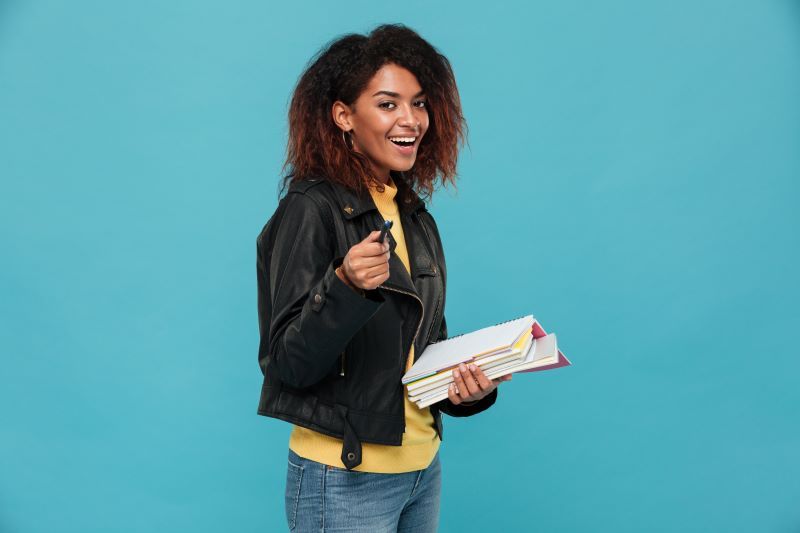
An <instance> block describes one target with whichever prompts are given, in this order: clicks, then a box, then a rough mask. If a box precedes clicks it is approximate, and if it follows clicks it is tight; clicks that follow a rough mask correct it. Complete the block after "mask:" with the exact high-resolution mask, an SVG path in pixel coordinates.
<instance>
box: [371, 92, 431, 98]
mask: <svg viewBox="0 0 800 533" xmlns="http://www.w3.org/2000/svg"><path fill="white" fill-rule="evenodd" d="M379 94H385V95H386V96H391V97H392V98H400V94H398V93H393V92H392V91H378V92H376V93H375V94H373V95H372V96H378V95H379ZM424 94H425V91H420V92H418V93H417V94H415V95H414V98H419V97H420V96H422V95H424Z"/></svg>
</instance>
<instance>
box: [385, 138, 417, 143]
mask: <svg viewBox="0 0 800 533" xmlns="http://www.w3.org/2000/svg"><path fill="white" fill-rule="evenodd" d="M389 140H390V141H398V142H401V143H413V142H414V141H416V140H417V138H416V137H389Z"/></svg>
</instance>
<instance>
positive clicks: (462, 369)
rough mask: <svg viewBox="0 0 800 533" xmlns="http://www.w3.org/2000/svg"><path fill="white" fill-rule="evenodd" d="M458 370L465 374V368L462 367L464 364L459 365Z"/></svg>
mask: <svg viewBox="0 0 800 533" xmlns="http://www.w3.org/2000/svg"><path fill="white" fill-rule="evenodd" d="M458 369H459V370H461V371H462V372H466V371H467V367H466V366H464V363H461V364H460V365H458Z"/></svg>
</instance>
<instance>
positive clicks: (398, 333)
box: [257, 174, 497, 469]
mask: <svg viewBox="0 0 800 533" xmlns="http://www.w3.org/2000/svg"><path fill="white" fill-rule="evenodd" d="M394 179H395V183H396V184H397V187H398V194H397V199H398V206H399V208H400V221H401V223H402V225H403V233H404V235H405V239H406V247H407V249H408V254H409V261H410V266H411V275H410V276H409V273H408V271H407V270H406V269H405V267H404V266H403V264H402V262H401V261H400V259H399V257H398V256H397V254H395V253H394V248H395V246H396V243H395V241H394V239H393V238H392V236H391V233H390V234H389V240H390V248H391V250H392V254H391V257H390V259H389V268H390V271H389V272H390V274H389V276H390V277H389V279H388V280H387V281H386V282H385V283H384V284H383V285H381V286H380V287H378V288H377V289H375V290H369V291H365V294H364V296H362V295H360V294H359V293H357V292H355V291H354V290H352V289H351V288H350V287H348V286H347V285H345V284H344V283H343V282H342V281H341V280H340V279H339V278H338V277H337V276H336V274H335V272H334V270H335V269H336V268H337V267H338V266H339V265H340V264H341V263H342V260H343V259H344V256H345V255H346V254H347V251H348V250H349V249H350V247H351V246H353V245H355V244H357V243H359V242H360V241H362V240H363V239H364V238H365V237H366V236H367V235H368V234H369V233H370V232H371V231H374V230H375V229H378V228H380V226H381V224H382V223H383V218H382V216H381V214H380V212H379V211H378V210H377V208H376V207H375V204H374V202H373V201H372V198H371V197H370V196H369V195H368V194H366V195H362V196H359V195H357V194H356V193H355V192H353V191H350V190H349V189H346V188H345V187H342V186H339V185H337V184H335V183H333V182H330V181H328V180H325V179H319V178H318V179H309V180H303V181H293V182H292V183H291V185H290V187H289V191H288V194H287V195H286V196H285V197H284V198H283V199H282V200H281V203H280V204H279V206H278V209H277V210H276V212H275V214H274V215H273V217H272V218H271V219H270V221H269V222H268V223H267V225H266V226H265V227H264V229H263V230H262V232H261V234H260V235H259V236H258V239H257V271H258V315H259V328H260V332H261V343H260V346H259V352H258V362H259V365H260V367H261V371H262V373H263V374H264V383H263V386H262V389H261V399H260V402H259V405H258V414H261V415H264V416H270V417H275V418H279V419H282V420H286V421H288V422H291V423H293V424H297V425H299V426H303V427H306V428H310V429H313V430H315V431H318V432H320V433H324V434H326V435H331V436H333V437H337V438H339V439H342V440H343V447H342V456H341V457H342V463H343V464H344V465H345V466H346V467H347V468H348V469H352V468H354V467H356V466H358V465H359V464H360V463H361V442H371V443H378V444H387V445H395V446H399V445H400V444H401V443H402V436H403V432H404V430H405V414H404V396H403V395H404V394H405V390H404V387H403V385H402V384H401V382H400V379H401V376H402V375H403V373H404V372H405V365H406V360H407V357H408V352H409V350H410V348H411V343H412V342H413V343H414V353H415V356H419V354H421V353H422V352H423V350H424V349H425V347H426V346H427V345H428V344H429V343H431V342H434V341H436V340H441V339H444V338H446V337H447V325H446V322H445V318H444V306H445V286H446V269H445V261H444V251H443V249H442V243H441V240H440V238H439V231H438V229H437V227H436V223H435V222H434V220H433V217H432V216H431V215H430V213H429V212H428V211H427V209H426V208H425V204H424V202H423V201H422V200H420V198H419V197H418V196H417V195H416V194H411V199H410V200H408V201H401V199H402V198H403V197H404V195H403V193H404V191H407V185H406V183H405V182H404V181H403V178H402V175H401V174H397V175H395V178H394ZM496 398H497V390H495V391H493V392H492V393H491V394H490V395H488V396H486V397H485V398H483V399H482V400H480V401H479V402H477V403H475V404H472V405H469V406H465V405H454V404H453V403H452V402H450V401H449V400H443V401H441V402H439V403H436V404H434V405H432V406H431V413H432V414H433V417H434V421H435V424H436V431H437V433H438V434H439V438H440V439H441V437H442V421H441V412H444V413H447V414H449V415H451V416H470V415H473V414H476V413H479V412H481V411H483V410H485V409H487V408H488V407H489V406H491V405H492V404H493V403H494V402H495V399H496Z"/></svg>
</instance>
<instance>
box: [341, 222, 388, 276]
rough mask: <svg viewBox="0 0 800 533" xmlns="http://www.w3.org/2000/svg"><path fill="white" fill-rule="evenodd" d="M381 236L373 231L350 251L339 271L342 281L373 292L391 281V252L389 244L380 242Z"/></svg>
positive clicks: (378, 232)
mask: <svg viewBox="0 0 800 533" xmlns="http://www.w3.org/2000/svg"><path fill="white" fill-rule="evenodd" d="M380 234H381V232H380V231H373V232H372V233H370V234H369V235H367V238H366V239H364V240H363V241H361V242H360V243H358V244H356V245H355V246H353V247H352V248H350V250H348V252H347V255H345V256H344V261H343V262H342V266H341V267H340V269H339V270H341V271H342V274H343V275H344V279H342V281H344V282H345V283H348V282H349V283H348V284H349V285H351V286H354V287H356V288H358V289H364V290H372V289H375V288H377V287H378V286H379V285H380V284H381V283H383V282H384V281H386V280H387V279H389V256H390V255H391V252H390V251H389V243H388V242H384V243H381V242H379V241H378V237H379V236H380ZM387 241H388V239H387ZM338 273H339V272H338V271H337V274H338ZM339 277H340V278H341V277H342V276H341V275H340V276H339Z"/></svg>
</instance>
